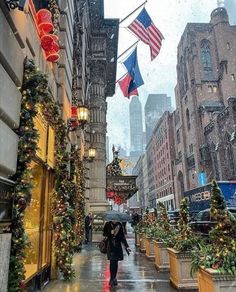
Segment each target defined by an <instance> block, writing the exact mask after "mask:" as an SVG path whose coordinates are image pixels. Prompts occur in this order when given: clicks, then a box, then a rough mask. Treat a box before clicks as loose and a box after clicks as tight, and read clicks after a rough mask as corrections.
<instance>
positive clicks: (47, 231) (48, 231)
mask: <svg viewBox="0 0 236 292" xmlns="http://www.w3.org/2000/svg"><path fill="white" fill-rule="evenodd" d="M46 180H47V181H46V190H45V203H44V210H43V213H44V222H43V232H42V237H43V238H42V241H43V246H42V267H44V266H46V265H48V264H49V263H50V260H51V242H52V226H51V224H52V223H51V222H52V220H51V217H52V215H51V202H50V198H51V193H52V191H53V175H52V174H51V173H47V179H46Z"/></svg>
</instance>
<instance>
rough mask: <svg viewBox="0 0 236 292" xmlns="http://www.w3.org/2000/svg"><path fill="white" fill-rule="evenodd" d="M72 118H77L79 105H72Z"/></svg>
mask: <svg viewBox="0 0 236 292" xmlns="http://www.w3.org/2000/svg"><path fill="white" fill-rule="evenodd" d="M71 119H73V120H77V107H76V106H72V107H71Z"/></svg>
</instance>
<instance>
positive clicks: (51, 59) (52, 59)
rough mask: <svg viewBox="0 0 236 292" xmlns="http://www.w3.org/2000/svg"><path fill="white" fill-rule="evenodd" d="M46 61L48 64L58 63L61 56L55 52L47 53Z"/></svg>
mask: <svg viewBox="0 0 236 292" xmlns="http://www.w3.org/2000/svg"><path fill="white" fill-rule="evenodd" d="M45 53H46V60H47V61H48V62H57V61H58V60H59V58H60V56H59V54H58V53H57V52H56V51H55V50H50V51H45Z"/></svg>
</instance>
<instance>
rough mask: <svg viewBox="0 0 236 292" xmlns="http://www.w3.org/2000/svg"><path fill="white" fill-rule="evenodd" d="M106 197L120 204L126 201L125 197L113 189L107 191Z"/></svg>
mask: <svg viewBox="0 0 236 292" xmlns="http://www.w3.org/2000/svg"><path fill="white" fill-rule="evenodd" d="M107 199H109V200H113V201H114V203H115V204H116V205H122V204H124V203H126V199H124V198H122V197H121V196H120V195H118V194H117V193H116V192H113V191H109V192H107Z"/></svg>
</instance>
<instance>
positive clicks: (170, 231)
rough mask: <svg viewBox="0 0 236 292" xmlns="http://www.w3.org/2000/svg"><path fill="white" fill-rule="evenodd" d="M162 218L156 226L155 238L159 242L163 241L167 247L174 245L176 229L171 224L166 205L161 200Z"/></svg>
mask: <svg viewBox="0 0 236 292" xmlns="http://www.w3.org/2000/svg"><path fill="white" fill-rule="evenodd" d="M159 210H160V219H159V220H158V224H156V226H155V232H154V238H155V240H156V241H158V242H162V243H163V244H164V246H165V247H173V245H174V236H175V235H176V231H175V229H174V228H173V227H172V226H171V225H170V220H169V217H168V213H167V210H166V207H165V205H164V204H163V203H162V202H159Z"/></svg>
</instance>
